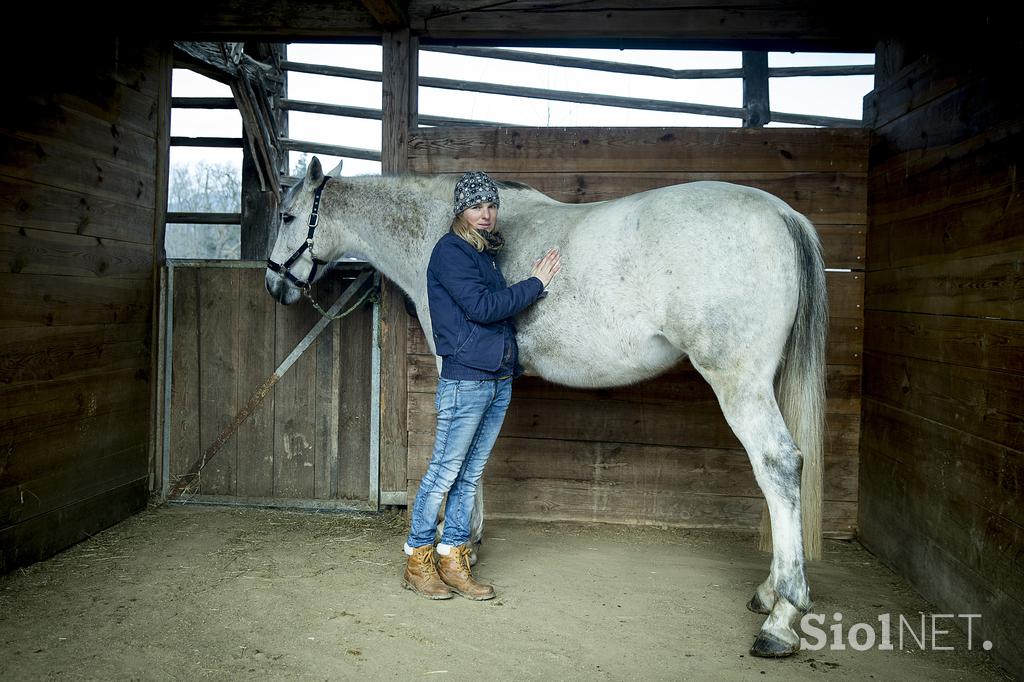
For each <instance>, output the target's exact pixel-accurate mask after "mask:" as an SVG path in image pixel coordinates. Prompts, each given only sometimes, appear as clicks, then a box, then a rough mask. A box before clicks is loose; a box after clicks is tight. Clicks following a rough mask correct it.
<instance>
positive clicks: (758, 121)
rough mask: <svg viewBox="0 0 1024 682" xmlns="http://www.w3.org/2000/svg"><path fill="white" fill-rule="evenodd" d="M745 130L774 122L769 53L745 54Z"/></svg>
mask: <svg viewBox="0 0 1024 682" xmlns="http://www.w3.org/2000/svg"><path fill="white" fill-rule="evenodd" d="M743 108H744V109H745V110H746V112H747V113H746V116H744V117H743V127H744V128H763V127H764V124H765V123H768V121H770V120H772V116H771V113H772V110H771V106H770V103H769V101H768V53H767V52H744V53H743Z"/></svg>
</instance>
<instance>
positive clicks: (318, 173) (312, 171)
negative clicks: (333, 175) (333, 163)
mask: <svg viewBox="0 0 1024 682" xmlns="http://www.w3.org/2000/svg"><path fill="white" fill-rule="evenodd" d="M323 179H324V169H323V167H322V166H321V165H320V159H318V158H317V157H315V156H314V157H313V160H312V161H310V162H309V166H308V167H307V168H306V180H305V184H306V185H308V186H310V187H314V188H315V187H318V186H319V185H320V183H321V182H322V181H323Z"/></svg>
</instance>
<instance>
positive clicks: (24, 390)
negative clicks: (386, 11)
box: [0, 38, 170, 572]
mask: <svg viewBox="0 0 1024 682" xmlns="http://www.w3.org/2000/svg"><path fill="white" fill-rule="evenodd" d="M9 47H11V50H12V54H15V53H17V54H20V55H23V56H24V55H29V54H31V55H33V58H32V59H28V58H26V59H19V60H17V63H16V64H12V68H11V70H10V71H11V72H12V73H11V74H9V78H8V79H7V80H5V84H4V89H5V93H6V94H5V97H4V106H3V107H2V109H0V254H2V255H0V290H2V291H3V300H2V303H0V329H2V331H0V434H2V435H0V572H3V571H5V570H11V569H12V568H14V567H16V566H19V565H24V564H27V563H31V562H33V561H37V560H39V559H41V558H45V557H47V556H49V555H51V554H53V553H54V552H57V551H59V550H61V549H63V548H64V547H67V546H68V545H70V544H73V543H75V542H77V541H79V540H82V539H84V538H86V537H88V536H89V535H90V534H93V533H96V532H97V531H99V530H101V529H103V528H105V527H107V526H109V525H111V524H113V523H115V522H117V521H119V520H121V519H122V518H124V517H125V516H127V515H129V514H131V513H132V512H134V511H137V510H138V509H140V508H142V507H143V506H144V505H145V503H146V499H147V493H148V480H147V479H148V467H147V458H148V453H147V446H148V443H149V431H150V397H151V396H150V379H151V354H150V351H151V340H152V322H153V317H152V312H153V273H154V258H155V256H157V255H158V252H159V249H158V248H157V249H155V248H154V242H155V241H156V242H157V243H159V240H156V239H155V238H154V232H155V230H156V228H155V226H156V225H157V224H161V223H162V218H161V219H159V220H158V212H157V209H156V207H157V206H158V205H160V201H161V200H160V197H161V196H162V192H163V191H164V190H163V187H164V185H165V183H166V178H165V177H162V176H161V175H160V173H159V170H160V168H161V165H162V162H163V161H164V160H165V158H164V154H165V153H164V152H163V151H161V150H163V149H165V148H166V147H165V144H161V140H163V141H164V143H165V142H166V137H165V136H166V135H167V134H168V132H169V131H168V130H167V129H166V117H165V116H164V114H163V112H165V111H169V96H170V91H169V82H170V81H169V78H170V70H169V63H168V62H167V61H166V58H165V55H166V51H165V50H163V49H162V48H161V47H160V46H159V45H147V44H139V43H135V42H129V41H117V40H114V39H103V38H93V39H90V40H89V41H88V42H85V41H83V42H81V43H76V42H75V41H73V40H72V41H66V42H62V43H61V48H63V49H62V50H53V49H51V47H52V46H47V48H46V49H45V50H39V49H38V45H36V44H33V45H32V46H31V49H28V47H29V46H18V45H15V46H9ZM22 47H24V48H26V49H24V50H22V49H21V48H22ZM46 54H50V55H54V61H53V62H51V61H49V60H47V58H46V56H45V55H46ZM36 58H38V59H41V60H42V61H36ZM158 234H162V231H160V232H158Z"/></svg>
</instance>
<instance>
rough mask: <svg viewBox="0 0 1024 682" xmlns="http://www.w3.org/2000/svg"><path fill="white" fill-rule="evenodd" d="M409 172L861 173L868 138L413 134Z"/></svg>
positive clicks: (595, 132)
mask: <svg viewBox="0 0 1024 682" xmlns="http://www.w3.org/2000/svg"><path fill="white" fill-rule="evenodd" d="M409 153H410V158H409V163H410V170H412V171H414V172H420V173H444V172H449V173H452V172H457V171H462V170H465V168H466V165H467V163H470V165H474V164H475V165H480V164H479V163H476V161H474V160H475V159H486V164H485V165H486V168H485V170H487V171H488V172H494V173H519V174H524V176H523V177H521V178H520V179H522V180H524V181H527V182H528V181H529V179H528V178H527V177H525V174H526V173H544V172H577V173H581V172H602V171H603V172H627V171H628V172H658V171H673V172H679V171H687V172H713V171H723V172H751V171H752V172H758V173H766V172H828V173H835V172H843V173H862V172H865V171H866V170H867V132H866V131H863V130H818V129H799V128H798V129H783V128H766V129H760V130H749V129H748V130H743V129H729V128H499V129H496V130H477V129H474V128H445V129H420V130H417V131H414V132H413V134H412V135H411V137H410V140H409Z"/></svg>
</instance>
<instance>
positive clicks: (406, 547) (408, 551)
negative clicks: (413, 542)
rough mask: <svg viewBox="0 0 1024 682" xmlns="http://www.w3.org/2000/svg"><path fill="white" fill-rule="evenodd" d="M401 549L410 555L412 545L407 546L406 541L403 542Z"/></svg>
mask: <svg viewBox="0 0 1024 682" xmlns="http://www.w3.org/2000/svg"><path fill="white" fill-rule="evenodd" d="M402 549H403V550H404V551H405V553H406V554H408V555H409V556H412V547H410V546H409V543H408V542H407V543H405V547H403V548H402Z"/></svg>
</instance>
